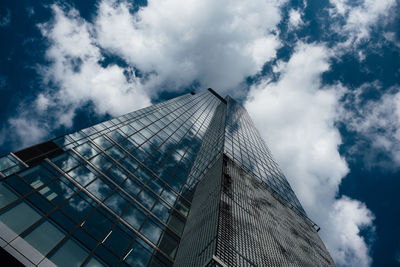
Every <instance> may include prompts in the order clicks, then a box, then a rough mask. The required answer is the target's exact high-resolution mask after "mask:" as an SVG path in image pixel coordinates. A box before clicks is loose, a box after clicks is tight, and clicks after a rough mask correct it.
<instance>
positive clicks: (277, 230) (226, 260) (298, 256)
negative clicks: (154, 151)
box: [175, 156, 335, 266]
mask: <svg viewBox="0 0 400 267" xmlns="http://www.w3.org/2000/svg"><path fill="white" fill-rule="evenodd" d="M195 199H196V200H199V201H198V202H197V201H193V203H198V204H197V205H196V206H195V205H193V206H192V209H191V211H190V214H189V217H188V221H187V224H186V228H185V231H184V233H183V236H182V241H181V244H180V248H179V249H178V254H177V258H176V261H175V265H176V266H335V264H334V262H333V260H332V258H331V257H330V255H329V253H328V251H327V250H326V248H325V246H324V244H323V243H322V241H321V239H320V238H319V236H318V234H317V231H316V230H315V229H314V228H313V226H312V225H311V224H310V223H309V222H308V221H306V220H305V219H304V218H303V217H302V216H299V215H298V214H297V213H295V212H294V211H293V210H292V209H290V208H288V207H287V206H286V205H285V204H283V203H281V202H280V201H279V200H278V199H277V198H275V197H274V196H273V195H272V194H271V193H270V192H269V191H268V190H266V189H265V187H264V186H263V185H262V184H261V183H260V182H259V181H258V180H256V179H255V178H253V177H252V176H251V175H249V174H248V173H247V172H245V171H244V170H243V169H241V168H240V167H239V166H237V165H236V164H235V163H234V162H233V161H232V160H231V159H230V158H228V157H226V156H224V157H223V158H222V157H221V159H220V160H219V161H218V162H216V163H215V164H214V166H213V167H212V168H211V169H210V170H209V171H208V173H207V174H206V175H205V177H204V179H203V180H202V181H201V182H200V183H199V184H198V187H197V189H196V192H195V195H194V200H195ZM215 220H217V221H218V222H217V223H216V224H215V225H214V224H213V223H214V221H215ZM210 224H211V225H210Z"/></svg>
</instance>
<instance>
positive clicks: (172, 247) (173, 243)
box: [159, 231, 179, 259]
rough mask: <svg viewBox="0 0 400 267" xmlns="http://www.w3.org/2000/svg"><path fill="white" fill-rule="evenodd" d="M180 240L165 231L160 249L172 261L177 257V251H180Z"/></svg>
mask: <svg viewBox="0 0 400 267" xmlns="http://www.w3.org/2000/svg"><path fill="white" fill-rule="evenodd" d="M178 245H179V238H178V237H177V236H175V235H174V234H173V233H170V232H169V231H165V232H164V234H163V237H162V238H161V240H160V245H159V248H160V249H161V250H162V251H164V252H165V254H167V255H168V256H170V257H171V258H172V259H173V258H174V257H175V255H176V250H177V249H178Z"/></svg>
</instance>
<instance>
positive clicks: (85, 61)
mask: <svg viewBox="0 0 400 267" xmlns="http://www.w3.org/2000/svg"><path fill="white" fill-rule="evenodd" d="M399 5H400V3H399V1H396V0H380V1H374V0H301V1H300V0H299V1H289V0H248V1H239V0H229V1H227V0H219V1H214V0H202V1H198V0H185V1H177V0H154V1H144V0H141V1H127V0H119V1H116V0H86V1H78V0H70V1H54V0H43V1H34V0H32V1H28V0H20V1H8V0H1V1H0V153H1V154H2V155H4V154H7V153H9V152H10V151H15V150H18V149H21V148H23V147H27V146H30V145H33V144H35V143H38V142H42V141H45V140H48V139H50V138H53V137H56V136H60V135H64V134H66V133H70V132H73V131H75V130H79V129H81V128H84V127H88V126H90V125H93V124H95V123H98V122H101V121H104V120H106V119H110V118H112V117H115V116H118V115H122V114H124V113H127V112H130V111H134V110H136V109H139V108H142V107H145V106H148V105H150V104H152V103H157V102H160V101H163V100H165V99H169V98H171V97H174V96H178V95H181V94H183V93H187V92H190V91H200V90H204V89H205V88H209V87H211V88H213V89H214V90H216V91H217V92H218V93H219V94H221V95H222V96H225V95H227V94H229V95H231V96H232V97H233V98H235V99H237V100H238V101H240V103H242V105H243V106H245V107H246V109H247V110H248V112H249V113H250V116H251V117H252V119H253V120H254V122H255V124H256V126H257V128H258V129H259V131H260V133H261V135H262V137H263V138H264V140H265V141H266V143H267V145H268V146H269V148H270V149H271V151H272V154H273V155H274V157H275V159H276V161H277V162H278V163H279V165H280V167H281V168H282V170H283V172H284V173H285V175H286V176H287V179H288V181H289V183H290V184H291V186H292V187H293V189H294V191H295V193H296V194H297V196H298V198H299V200H300V202H301V203H302V204H303V207H304V209H305V210H306V212H307V214H308V215H309V217H310V218H311V219H312V220H313V221H315V222H316V223H317V224H318V225H319V226H320V227H321V231H320V232H319V233H320V236H321V238H322V240H323V241H324V243H325V245H326V246H327V248H328V250H329V252H330V253H331V255H332V257H333V259H334V260H335V262H336V264H337V265H338V266H400V206H399V203H400V194H399V193H398V191H399V189H400V7H399Z"/></svg>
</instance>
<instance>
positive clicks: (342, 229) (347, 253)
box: [329, 197, 374, 266]
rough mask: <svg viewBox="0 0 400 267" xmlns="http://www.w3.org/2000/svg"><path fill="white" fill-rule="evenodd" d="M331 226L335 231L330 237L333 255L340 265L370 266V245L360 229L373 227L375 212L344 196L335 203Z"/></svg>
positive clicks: (331, 229)
mask: <svg viewBox="0 0 400 267" xmlns="http://www.w3.org/2000/svg"><path fill="white" fill-rule="evenodd" d="M330 215H331V216H330V219H331V220H332V221H331V225H330V226H331V228H330V229H329V231H332V232H334V233H335V235H332V236H331V237H330V238H331V239H333V242H330V244H332V245H333V246H335V245H336V247H333V249H332V250H333V252H332V257H334V258H335V259H336V261H337V263H339V264H340V265H342V264H343V263H345V264H343V265H345V266H369V265H371V262H372V261H371V259H370V258H369V257H366V255H368V253H369V252H368V247H367V246H366V243H365V240H364V239H363V238H362V237H360V236H359V234H360V229H363V228H364V227H372V220H373V219H374V216H373V214H372V213H371V212H370V211H369V210H368V209H367V207H366V206H365V205H364V204H363V203H361V202H359V201H355V200H352V199H349V198H348V197H342V198H341V199H339V200H338V201H336V202H335V203H334V205H333V209H332V211H331V214H330Z"/></svg>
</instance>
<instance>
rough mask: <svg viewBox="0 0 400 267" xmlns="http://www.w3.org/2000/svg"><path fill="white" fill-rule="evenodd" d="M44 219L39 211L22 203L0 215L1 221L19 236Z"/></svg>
mask: <svg viewBox="0 0 400 267" xmlns="http://www.w3.org/2000/svg"><path fill="white" fill-rule="evenodd" d="M40 217H42V216H41V215H40V214H39V213H38V212H37V211H35V210H34V209H33V208H31V207H30V206H29V205H28V204H26V203H25V202H21V203H19V204H17V205H15V206H13V207H11V208H10V209H8V210H6V211H5V212H4V213H3V214H1V215H0V221H2V222H3V223H4V224H6V225H7V226H8V227H10V228H11V230H13V231H14V232H16V233H17V234H20V233H22V232H23V231H24V230H25V229H26V228H28V227H29V226H31V225H32V224H33V223H34V222H36V221H37V220H39V218H40Z"/></svg>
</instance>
